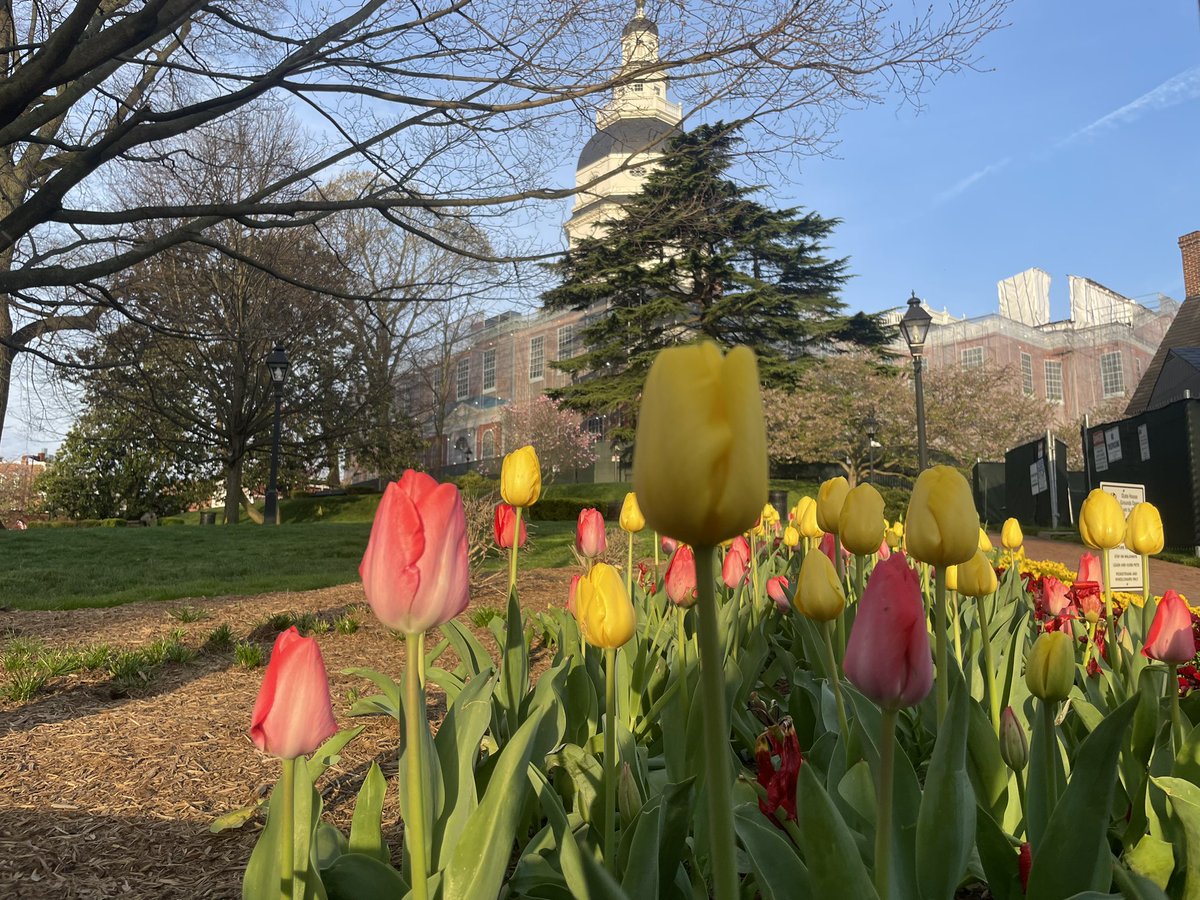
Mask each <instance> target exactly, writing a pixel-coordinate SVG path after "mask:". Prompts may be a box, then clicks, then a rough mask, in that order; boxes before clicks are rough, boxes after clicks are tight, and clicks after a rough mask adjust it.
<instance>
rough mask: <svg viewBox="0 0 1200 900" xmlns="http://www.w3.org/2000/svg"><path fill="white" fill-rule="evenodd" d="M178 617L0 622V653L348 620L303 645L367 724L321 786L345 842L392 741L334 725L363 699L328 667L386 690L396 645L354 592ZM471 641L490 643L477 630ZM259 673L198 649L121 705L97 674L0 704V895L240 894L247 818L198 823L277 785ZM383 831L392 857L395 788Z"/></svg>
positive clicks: (488, 597) (526, 604)
mask: <svg viewBox="0 0 1200 900" xmlns="http://www.w3.org/2000/svg"><path fill="white" fill-rule="evenodd" d="M569 579H570V572H568V571H566V570H533V571H529V572H522V573H521V579H520V585H519V586H520V595H521V605H522V607H523V609H525V610H528V611H538V610H544V609H547V608H549V607H551V606H561V605H562V604H563V602H564V601H565V598H566V593H567V584H568V581H569ZM497 585H498V587H497ZM498 588H499V589H498ZM502 590H503V584H502V583H499V584H498V582H496V581H492V582H490V583H489V584H488V585H486V586H484V587H482V588H480V589H478V590H476V591H475V592H473V593H474V596H473V598H472V609H476V608H479V607H481V606H491V607H495V608H503V606H504V602H505V600H504V597H503V594H502ZM181 605H184V604H179V603H154V602H146V603H130V604H126V605H124V606H118V607H113V608H109V609H81V610H71V611H63V612H33V611H14V610H8V611H0V636H3V637H2V638H0V645H3V644H4V643H6V642H7V639H8V638H12V637H15V636H24V637H29V638H33V639H36V640H39V641H41V642H43V643H45V644H46V645H47V646H49V647H71V648H76V649H78V648H82V647H85V646H87V645H92V644H97V643H108V644H111V645H112V646H113V647H114V648H119V649H122V650H128V649H134V648H137V647H139V646H144V645H145V644H147V643H149V642H151V641H154V640H158V639H161V638H163V637H165V636H167V635H169V634H170V633H171V632H172V631H174V630H177V629H178V630H182V631H183V633H184V641H185V643H186V644H187V645H188V646H189V647H191V648H193V649H198V648H199V647H200V646H201V645H202V644H203V643H204V640H205V638H206V637H207V635H208V634H209V633H210V632H211V631H212V630H213V629H214V628H215V627H216V626H218V625H220V624H221V623H228V624H229V625H230V626H231V627H232V628H233V630H234V632H235V633H236V634H237V636H238V639H239V640H244V639H246V637H247V636H248V635H250V634H251V633H252V632H254V633H255V635H256V637H260V638H261V639H262V642H263V643H264V646H265V647H268V648H269V646H270V641H271V640H272V639H273V634H265V633H264V630H263V629H262V627H261V626H262V623H263V622H264V620H266V619H267V618H268V617H269V616H270V615H271V614H273V613H279V612H296V613H303V612H314V613H319V614H321V615H322V616H323V617H326V618H333V617H336V615H338V614H340V613H341V612H343V611H345V610H353V611H354V615H355V617H356V618H357V619H358V620H359V622H360V623H361V625H360V628H359V629H358V631H356V632H355V633H354V634H349V635H346V634H340V633H338V632H336V631H334V630H330V631H328V632H326V633H324V634H319V635H317V639H318V641H319V642H320V645H321V650H322V652H323V653H324V656H325V661H326V665H327V667H328V669H329V674H330V681H331V691H332V695H333V702H334V712H335V714H336V716H337V719H338V723H339V724H340V725H342V726H343V727H345V726H349V725H355V724H365V725H366V730H365V731H364V732H363V733H362V734H361V735H360V736H359V737H358V738H357V739H356V740H355V741H353V742H352V743H351V744H350V745H349V746H348V747H347V748H346V750H345V751H344V752H343V753H342V756H341V759H340V761H339V762H338V764H337V765H336V766H333V767H332V768H331V769H330V770H329V772H327V773H326V775H325V776H324V778H323V779H322V781H321V782H320V785H319V786H320V788H321V791H322V795H323V797H324V802H325V808H326V812H327V817H328V818H329V820H331V821H333V822H334V824H336V825H338V826H339V827H341V828H343V829H344V830H348V828H349V822H350V815H351V813H352V810H353V802H354V797H355V794H356V792H357V789H358V786H359V785H360V784H361V782H362V778H363V777H364V776H365V774H366V771H367V769H368V768H369V766H370V764H371V761H372V760H375V761H377V762H378V763H379V764H380V766H381V767H382V768H383V770H384V773H385V774H387V775H393V774H395V771H396V760H395V750H396V735H395V729H394V726H393V725H392V723H391V721H390V720H385V719H383V718H379V717H371V718H362V719H351V718H350V717H349V716H348V715H347V713H348V710H349V708H350V705H351V704H352V702H353V699H354V697H355V696H356V692H357V693H359V694H362V695H367V694H371V693H375V688H374V686H373V685H371V684H370V683H369V682H367V681H365V680H363V679H361V678H357V677H353V676H348V675H343V674H341V671H342V670H343V669H346V668H349V667H353V666H366V667H371V668H375V669H379V670H382V671H384V672H386V673H387V674H389V675H391V676H392V677H393V678H396V679H399V678H400V672H401V666H402V664H403V659H404V652H403V643H402V642H401V641H399V640H397V639H396V638H395V637H393V636H391V635H390V634H389V633H388V632H387V631H386V629H384V628H383V627H382V626H380V625H379V623H378V622H376V621H375V619H374V618H373V617H372V616H371V614H370V610H369V609H368V608H367V607H366V606H365V604H364V598H363V595H362V589H361V587H360V586H359V585H345V586H342V587H335V588H326V589H323V590H316V591H305V592H300V593H297V592H287V593H273V594H265V595H262V596H257V597H222V598H217V599H197V600H191V601H188V603H187V605H190V606H193V607H196V608H198V609H202V610H204V611H205V612H206V613H207V614H208V617H207V618H205V619H203V620H201V621H196V622H192V623H188V624H183V623H181V622H180V621H178V620H177V619H176V618H174V617H172V616H171V615H170V610H171V609H173V608H175V607H178V606H181ZM464 621H469V613H468V614H466V617H465V618H464ZM256 629H257V630H256ZM476 630H477V631H479V632H480V633H481V634H484V633H485V632H486V629H476ZM484 643H485V646H489V647H490V646H493V644H492V643H491V640H490V633H487V634H486V637H485V640H484ZM447 664H450V665H453V664H455V663H454V661H453V660H452V659H448V660H447ZM262 675H263V670H262V669H261V668H260V669H246V668H244V667H242V666H240V665H238V664H237V663H236V661H235V660H234V656H233V654H232V653H214V652H211V651H210V652H204V653H201V654H199V655H198V656H197V657H196V658H195V659H194V660H193V661H191V662H189V663H183V664H171V663H167V664H164V665H163V666H162V667H161V668H160V669H159V670H158V671H157V672H156V674H155V675H154V676H153V677H152V678H151V679H150V681H149V682H148V683H147V684H146V685H145V686H144V687H143V688H140V689H135V690H132V691H130V692H128V693H123V692H121V691H118V690H115V689H114V685H113V683H112V682H111V680H109V677H108V675H107V673H105V672H98V673H77V674H73V675H69V676H64V677H61V678H55V679H52V680H51V681H50V682H49V684H48V685H47V686H46V688H45V689H43V691H41V692H40V693H38V694H37V695H35V696H34V697H33V698H32V699H30V700H29V701H27V702H25V703H9V702H5V701H2V700H0V897H4V898H10V897H16V898H64V900H65V898H109V897H120V898H143V897H144V898H156V900H166V898H210V897H211V898H227V897H228V898H236V897H240V896H241V876H242V871H243V869H244V868H245V865H246V860H247V859H248V858H249V855H250V850H251V848H252V846H253V844H254V841H255V839H256V837H257V833H258V830H259V828H260V827H261V821H260V820H259V819H257V818H256V819H255V820H253V821H252V822H251V823H249V824H247V825H245V826H243V827H242V828H240V829H235V830H230V831H225V832H222V833H220V834H212V833H210V831H209V825H210V824H211V823H212V821H213V819H215V818H216V817H217V816H221V815H223V814H226V813H229V812H232V811H234V810H237V809H239V808H241V807H245V806H247V805H249V804H253V803H254V802H255V801H256V800H257V799H259V798H261V797H263V796H265V794H266V793H267V792H269V791H270V788H271V785H272V784H273V783H274V782H275V780H276V778H277V777H278V774H279V764H278V762H277V761H276V760H273V759H271V758H269V757H266V756H264V755H263V754H261V753H259V752H258V750H256V749H255V747H254V745H253V744H252V743H251V741H250V737H249V734H248V728H249V724H250V712H251V709H252V708H253V706H254V700H255V697H256V696H257V693H258V688H259V685H260V684H261V682H262ZM444 712H445V698H444V696H443V695H442V694H441V693H440V692H439V691H437V690H436V688H433V687H432V686H431V690H430V695H429V717H430V720H431V721H432V722H433V723H434V724H435V725H436V723H437V722H439V721H440V720H441V717H442V715H443V714H444ZM384 827H385V834H387V835H388V837H389V840H390V842H391V845H392V847H393V849H395V848H398V846H399V835H400V825H399V810H398V808H397V804H396V796H395V793H394V792H393V793H391V794H390V795H389V802H388V803H387V804H386V805H385V808H384Z"/></svg>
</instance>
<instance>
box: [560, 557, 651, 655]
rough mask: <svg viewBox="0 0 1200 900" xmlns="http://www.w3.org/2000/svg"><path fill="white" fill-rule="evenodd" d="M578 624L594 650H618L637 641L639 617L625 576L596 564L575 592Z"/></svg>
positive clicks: (611, 567)
mask: <svg viewBox="0 0 1200 900" xmlns="http://www.w3.org/2000/svg"><path fill="white" fill-rule="evenodd" d="M575 621H577V622H578V623H579V630H580V632H581V633H582V634H583V639H584V640H585V641H587V642H588V643H589V644H591V645H592V646H593V647H601V648H604V649H615V648H617V647H620V646H622V645H623V644H624V643H625V642H626V641H628V640H629V639H630V638H631V637H633V633H634V631H635V630H636V625H637V617H636V614H635V613H634V609H633V602H632V601H631V600H630V599H629V594H627V593H626V592H625V580H624V578H622V577H621V572H620V570H619V569H616V568H615V567H613V566H610V565H609V564H608V563H595V564H593V565H592V570H591V571H590V572H588V574H586V575H584V576H583V577H582V578H580V579H579V584H578V586H577V587H576V589H575Z"/></svg>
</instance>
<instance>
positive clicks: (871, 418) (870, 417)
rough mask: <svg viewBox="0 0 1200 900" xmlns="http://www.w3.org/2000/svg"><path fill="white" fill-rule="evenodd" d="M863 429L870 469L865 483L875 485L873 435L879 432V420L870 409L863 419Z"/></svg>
mask: <svg viewBox="0 0 1200 900" xmlns="http://www.w3.org/2000/svg"><path fill="white" fill-rule="evenodd" d="M863 429H864V430H865V431H866V432H867V460H868V465H869V466H870V468H869V469H868V473H869V474H868V475H867V481H868V483H870V484H874V483H875V435H876V433H877V432H878V431H879V420H878V419H876V418H875V410H874V409H872V410H871V411H870V412H869V413H867V417H866V418H865V419H863Z"/></svg>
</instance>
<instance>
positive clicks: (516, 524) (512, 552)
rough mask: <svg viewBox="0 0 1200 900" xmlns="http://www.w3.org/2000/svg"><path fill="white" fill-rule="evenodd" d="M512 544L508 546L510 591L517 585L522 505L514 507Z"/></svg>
mask: <svg viewBox="0 0 1200 900" xmlns="http://www.w3.org/2000/svg"><path fill="white" fill-rule="evenodd" d="M514 513H515V514H514V515H513V537H512V546H511V547H509V548H508V592H509V593H510V594H511V593H512V592H513V590H514V589H515V588H516V586H517V544H519V543H520V541H521V507H519V506H517V507H514Z"/></svg>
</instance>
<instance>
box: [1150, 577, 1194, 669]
mask: <svg viewBox="0 0 1200 900" xmlns="http://www.w3.org/2000/svg"><path fill="white" fill-rule="evenodd" d="M1142 655H1143V656H1145V657H1147V658H1149V659H1157V660H1160V661H1161V662H1165V663H1175V664H1176V665H1179V664H1182V663H1188V662H1191V661H1192V659H1193V658H1195V656H1196V634H1195V632H1194V631H1193V630H1192V611H1191V610H1190V609H1188V607H1187V604H1186V603H1184V602H1183V598H1182V597H1180V596H1179V595H1178V594H1177V593H1175V592H1174V591H1167V592H1166V593H1165V594H1163V596H1162V599H1161V600H1159V601H1158V608H1157V609H1156V610H1155V611H1154V621H1153V622H1151V623H1150V633H1149V634H1147V635H1146V646H1145V647H1143V648H1142Z"/></svg>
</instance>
